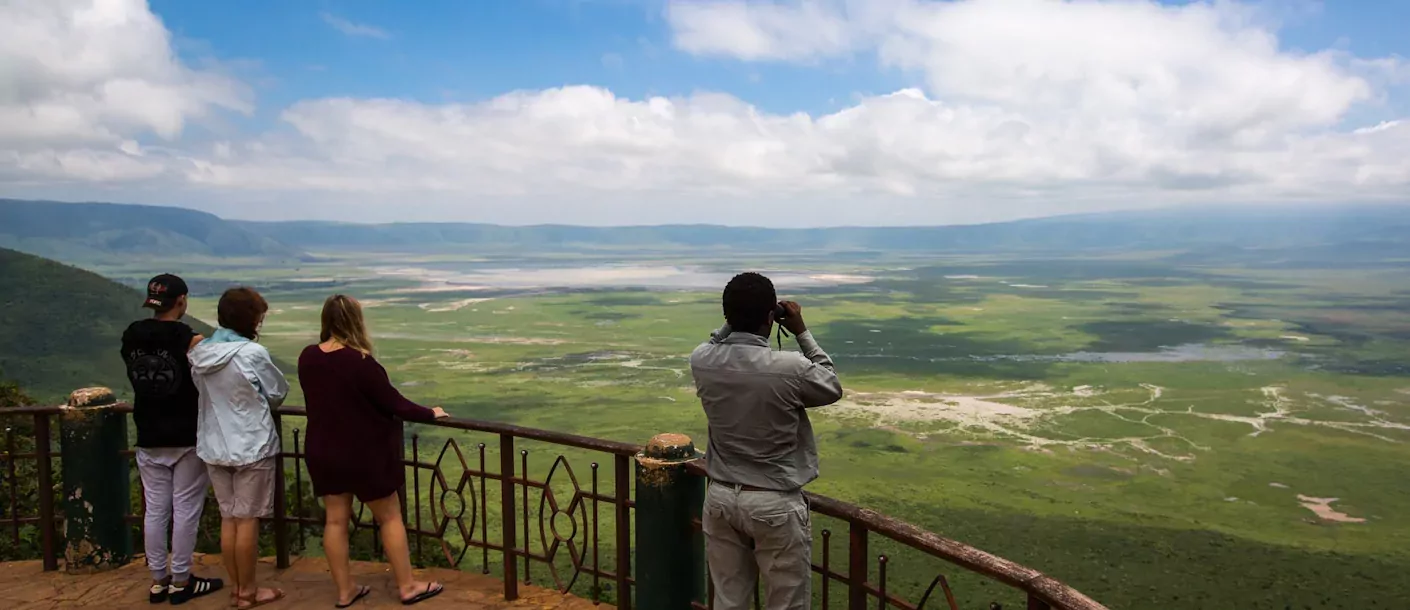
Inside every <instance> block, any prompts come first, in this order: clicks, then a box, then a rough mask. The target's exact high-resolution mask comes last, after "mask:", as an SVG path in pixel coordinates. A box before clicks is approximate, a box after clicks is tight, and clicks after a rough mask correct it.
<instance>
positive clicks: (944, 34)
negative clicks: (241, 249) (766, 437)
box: [0, 0, 1410, 224]
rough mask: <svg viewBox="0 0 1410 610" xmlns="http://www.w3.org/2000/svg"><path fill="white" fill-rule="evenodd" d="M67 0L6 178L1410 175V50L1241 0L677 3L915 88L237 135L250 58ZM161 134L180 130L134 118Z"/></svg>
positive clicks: (779, 201) (377, 109)
mask: <svg viewBox="0 0 1410 610" xmlns="http://www.w3.org/2000/svg"><path fill="white" fill-rule="evenodd" d="M59 4H60V3H57V2H55V3H51V2H41V1H38V0H35V1H29V2H10V3H6V4H3V5H0V116H5V115H7V113H8V114H14V113H21V114H22V115H23V116H24V117H25V118H26V120H25V121H19V122H13V121H5V122H4V124H3V125H4V126H3V127H0V142H3V143H0V187H3V186H4V185H5V184H12V185H13V184H25V185H28V186H27V187H26V189H27V190H26V191H25V192H29V193H32V192H37V191H36V189H40V191H42V189H43V188H44V186H43V185H45V184H62V183H63V182H64V181H89V182H92V183H99V184H104V185H110V184H115V183H120V182H121V181H124V180H130V181H145V182H144V183H145V184H148V185H161V186H164V187H170V188H169V189H167V190H169V191H172V192H177V191H179V192H182V193H185V194H188V195H193V196H196V197H205V198H209V199H212V200H220V201H236V202H238V201H260V202H276V201H288V202H291V206H288V207H286V208H280V211H281V213H290V212H288V210H297V209H314V208H315V207H317V209H320V210H325V211H326V210H328V209H336V208H337V207H338V206H342V209H349V210H350V211H348V212H347V214H346V215H345V217H348V218H359V217H362V218H367V217H374V216H375V217H380V218H385V217H386V216H387V215H388V214H392V215H393V216H395V215H396V214H403V215H404V214H406V213H411V212H413V211H415V209H416V208H414V207H409V206H405V205H404V204H405V202H408V201H415V202H426V205H428V206H431V205H434V206H435V209H436V210H437V212H438V213H442V214H445V215H446V216H456V217H459V218H489V219H496V220H514V221H546V220H552V221H557V222H594V223H612V222H639V221H650V222H665V221H714V222H734V223H761V222H767V223H775V224H848V223H865V224H875V223H881V222H884V223H891V224H903V223H917V222H937V221H946V220H956V219H963V220H984V219H987V218H994V217H999V216H1003V215H1009V214H1017V213H1022V214H1034V213H1059V212H1066V211H1076V210H1086V209H1101V208H1115V207H1129V206H1133V205H1151V204H1157V203H1178V202H1219V203H1231V204H1232V203H1238V202H1244V201H1248V202H1253V201H1258V202H1266V201H1280V200H1306V201H1370V200H1402V201H1403V200H1406V199H1407V198H1410V121H1407V120H1405V118H1404V117H1397V116H1393V115H1390V113H1389V111H1388V110H1387V109H1388V108H1389V106H1388V105H1386V104H1385V102H1386V99H1387V96H1389V95H1391V94H1392V91H1393V89H1390V88H1389V87H1391V85H1392V84H1393V83H1395V82H1399V81H1400V80H1401V79H1403V75H1404V72H1405V70H1406V67H1405V64H1404V62H1403V61H1401V60H1400V59H1398V58H1395V57H1354V56H1351V55H1349V54H1347V53H1345V52H1342V51H1330V50H1329V51H1315V52H1302V51H1293V50H1289V49H1287V48H1285V47H1284V46H1283V45H1281V44H1280V42H1279V40H1278V37H1277V30H1276V24H1275V23H1273V22H1271V21H1268V20H1266V19H1262V18H1261V17H1260V15H1259V14H1257V13H1256V12H1254V11H1251V10H1249V9H1247V8H1246V7H1243V6H1241V5H1238V4H1235V3H1231V2H1215V3H1201V2H1193V3H1187V4H1182V5H1175V6H1168V5H1161V4H1157V3H1155V2H1150V1H1143V0H954V1H947V2H937V1H928V0H813V1H801V0H793V1H776V2H763V1H746V0H727V1H723V2H719V1H716V2H690V3H687V2H684V1H679V2H672V3H670V5H669V6H668V9H667V22H668V23H669V25H670V27H671V28H672V29H673V32H674V35H675V44H676V46H677V48H678V49H679V50H681V51H683V52H687V53H693V54H700V55H709V56H712V57H715V58H717V59H718V58H733V59H734V60H738V61H742V62H786V63H795V64H799V65H801V66H803V67H802V68H801V69H812V68H811V67H810V66H813V65H818V64H821V63H824V62H826V61H829V60H831V59H835V58H839V57H843V56H846V57H855V58H862V59H863V60H864V61H875V62H876V63H877V68H878V69H893V70H898V71H900V72H901V73H902V74H907V75H910V77H911V79H912V81H913V86H911V87H909V88H904V89H901V90H899V91H895V92H893V93H889V94H883V95H868V96H860V97H856V98H855V99H854V100H853V101H852V102H851V104H850V105H849V106H847V107H845V108H842V109H840V110H837V111H834V112H830V113H803V112H798V113H791V114H781V113H776V112H768V111H765V110H763V109H761V108H759V107H757V106H755V105H753V104H751V103H750V102H749V101H748V100H743V99H740V98H738V97H735V96H733V95H730V94H726V93H711V92H702V93H696V94H692V95H689V96H649V97H642V98H628V97H623V96H621V95H618V94H616V93H614V92H613V91H611V90H609V89H606V88H603V87H599V86H592V85H574V86H565V87H560V88H553V89H546V90H528V91H513V92H505V93H502V94H500V95H497V96H494V97H491V98H488V99H484V100H481V101H476V102H465V103H462V102H456V103H449V102H447V103H431V102H420V101H411V100H405V99H366V98H346V97H339V98H313V99H305V100H302V101H298V102H296V103H293V104H291V105H290V106H288V107H287V108H283V109H279V112H280V114H279V117H280V121H279V125H278V126H277V127H276V128H274V129H271V130H269V131H268V132H265V133H256V134H246V135H245V136H244V137H226V138H224V139H222V140H221V141H220V142H218V143H215V144H213V145H212V144H203V143H194V142H186V141H185V140H186V138H183V137H182V136H181V134H182V133H183V132H182V126H183V125H184V124H186V123H187V122H189V121H192V120H194V119H198V118H201V117H204V116H206V115H208V114H210V113H211V112H213V111H217V110H231V111H248V110H249V101H248V97H247V96H246V94H245V93H244V89H243V87H242V86H240V84H239V83H237V82H233V81H231V80H230V79H228V78H225V77H223V76H221V75H219V74H216V73H212V72H209V71H202V70H197V69H194V68H191V67H189V66H186V65H184V64H182V63H181V62H180V61H179V60H178V59H176V58H175V55H174V54H173V53H172V51H171V48H170V40H169V38H170V35H169V34H168V33H167V31H166V30H165V28H164V27H162V25H161V23H160V21H159V20H158V19H156V18H155V17H154V16H152V15H151V13H150V11H148V10H147V7H146V6H145V5H144V4H142V3H141V2H138V1H136V0H128V1H120V0H89V1H88V2H78V1H77V0H74V1H69V0H64V2H63V3H62V4H63V5H64V6H63V8H62V9H60V8H53V7H55V6H58V5H59ZM94 14H97V15H100V16H104V18H93V17H92V15H94ZM16 23H23V24H28V25H27V26H26V27H19V26H13V25H12V24H16ZM6 28H9V29H8V30H7V29H6ZM6 33H17V34H23V35H25V36H28V39H27V40H28V42H26V43H23V44H21V43H14V42H12V41H11V40H10V39H8V38H6V37H4V36H3V35H4V34H6ZM46 49H48V50H47V51H46ZM89 56H91V57H89ZM70 57H89V59H87V60H85V61H70V60H68V59H66V58H70ZM120 99H138V100H143V103H141V104H126V103H119V101H118V100H120ZM1350 116H1373V117H1374V118H1373V119H1371V120H1369V122H1367V123H1366V124H1354V123H1352V121H1351V120H1350V119H1349V118H1348V117H1350ZM225 135H227V136H228V135H229V134H225ZM144 138H146V139H151V138H156V139H157V140H163V139H164V140H165V141H163V142H161V145H160V146H150V145H147V144H143V145H138V144H137V142H133V141H132V140H134V139H136V140H139V141H142V140H143V139H144ZM35 185H38V186H35ZM56 188H57V187H56ZM12 190H13V189H12ZM190 199H191V197H187V200H188V201H189V200H190ZM300 205H302V206H310V207H308V208H299V207H298V206H300ZM374 209H379V210H383V212H371V211H369V210H374ZM796 209H806V210H808V213H807V214H801V215H800V214H798V213H796V212H790V211H789V210H796ZM386 210H397V212H386ZM295 215H297V214H295ZM722 216H723V217H722ZM397 217H402V216H397ZM442 217H444V216H442Z"/></svg>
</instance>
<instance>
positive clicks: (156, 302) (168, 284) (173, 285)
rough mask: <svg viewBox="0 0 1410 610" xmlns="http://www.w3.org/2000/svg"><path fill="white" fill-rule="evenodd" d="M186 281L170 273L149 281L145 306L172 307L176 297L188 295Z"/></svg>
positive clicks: (152, 307)
mask: <svg viewBox="0 0 1410 610" xmlns="http://www.w3.org/2000/svg"><path fill="white" fill-rule="evenodd" d="M186 292H187V288H186V281H185V280H183V279H181V278H179V277H176V276H174V275H172V274H170V273H163V274H161V275H158V276H157V277H154V278H152V281H150V282H147V300H146V301H145V302H143V303H142V306H143V307H149V308H151V309H170V308H171V306H172V305H175V304H176V299H179V298H181V297H183V296H186Z"/></svg>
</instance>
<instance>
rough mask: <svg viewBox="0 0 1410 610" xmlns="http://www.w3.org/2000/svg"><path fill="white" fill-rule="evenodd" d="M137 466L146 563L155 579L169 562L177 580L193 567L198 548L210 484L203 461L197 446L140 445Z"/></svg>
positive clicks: (160, 577) (179, 580)
mask: <svg viewBox="0 0 1410 610" xmlns="http://www.w3.org/2000/svg"><path fill="white" fill-rule="evenodd" d="M137 472H138V473H140V474H141V475H142V495H143V497H144V498H146V501H147V514H146V515H145V516H144V518H143V521H142V540H143V544H144V545H145V547H146V554H147V568H148V569H150V570H151V571H152V579H153V580H161V579H163V578H166V575H167V570H168V568H170V570H171V574H172V576H173V578H174V579H175V580H176V581H178V582H182V581H185V580H186V575H187V574H190V573H191V554H192V553H194V552H196V531H197V530H198V529H199V528H200V525H201V512H202V510H203V509H205V506H206V488H207V487H208V486H209V485H210V481H209V480H208V479H207V478H206V463H205V462H202V461H201V458H198V457H196V448H195V447H156V448H150V449H148V448H143V447H139V448H138V449H137ZM173 521H175V524H174V525H173ZM168 527H170V528H171V546H170V547H169V548H170V549H171V552H170V553H168V552H167V549H168V547H167V528H168ZM168 558H170V564H169V565H168V561H167V560H168Z"/></svg>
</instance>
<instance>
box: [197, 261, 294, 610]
mask: <svg viewBox="0 0 1410 610" xmlns="http://www.w3.org/2000/svg"><path fill="white" fill-rule="evenodd" d="M267 311H269V304H268V303H266V302H265V301H264V297H261V296H260V295H259V293H258V292H255V291H254V290H252V289H249V288H231V289H230V290H227V291H225V294H223V295H221V297H220V305H219V306H218V307H217V310H216V316H217V318H219V321H220V328H219V329H217V330H216V331H215V333H213V334H211V336H210V338H209V339H206V340H205V341H202V342H200V343H198V344H196V347H194V348H192V349H191V352H190V354H188V357H189V358H190V360H191V378H192V379H193V380H194V381H195V382H196V388H197V389H198V390H199V391H200V393H201V397H200V411H199V413H198V415H197V420H196V455H197V456H198V457H200V458H201V459H202V460H204V461H205V462H206V467H207V469H208V470H209V472H210V480H211V487H213V488H214V489H215V499H216V500H217V501H218V502H219V504H220V518H221V520H220V550H221V562H222V563H223V564H225V569H226V571H227V572H229V573H230V580H231V581H232V582H234V583H235V586H234V591H233V592H232V595H234V598H235V599H234V601H235V607H236V608H239V609H241V610H244V609H248V608H254V607H256V606H263V605H264V604H268V603H270V602H274V601H277V600H279V599H282V598H283V597H284V592H283V591H281V590H279V589H262V588H259V587H258V586H257V585H256V583H255V563H256V561H257V560H258V559H259V520H260V518H261V517H268V516H270V515H271V514H272V513H273V512H274V486H275V485H277V484H279V483H281V481H276V480H275V478H276V477H275V471H274V458H275V456H276V455H278V454H279V448H280V447H279V433H278V431H276V430H275V429H274V416H273V414H272V413H271V409H273V408H275V407H278V406H279V405H280V404H281V403H283V402H284V397H285V396H287V395H288V394H289V382H288V381H285V379H284V374H283V373H281V372H279V369H278V368H277V367H275V366H274V361H273V360H272V359H271V358H270V356H269V350H267V349H265V348H264V346H263V345H260V344H258V343H255V341H254V340H255V338H256V337H257V336H258V335H259V328H260V326H261V324H263V322H264V314H265V312H267Z"/></svg>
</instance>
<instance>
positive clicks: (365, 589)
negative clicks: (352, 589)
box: [333, 585, 372, 608]
mask: <svg viewBox="0 0 1410 610" xmlns="http://www.w3.org/2000/svg"><path fill="white" fill-rule="evenodd" d="M371 592H372V587H369V586H367V585H362V586H360V587H358V588H357V595H354V596H353V598H352V601H350V602H348V603H346V604H333V607H334V608H351V607H353V605H354V604H356V603H357V602H359V601H362V598H364V597H367V594H368V593H371Z"/></svg>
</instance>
